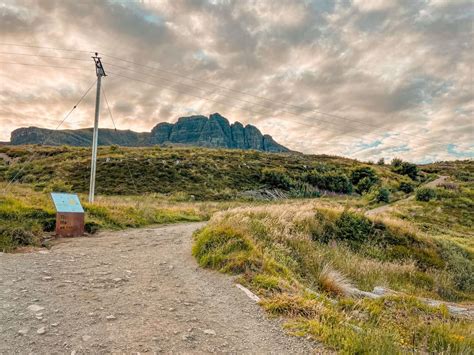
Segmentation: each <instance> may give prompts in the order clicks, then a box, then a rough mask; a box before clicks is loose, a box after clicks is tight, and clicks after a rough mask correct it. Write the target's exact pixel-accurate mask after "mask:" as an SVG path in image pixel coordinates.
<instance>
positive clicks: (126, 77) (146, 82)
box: [108, 64, 446, 150]
mask: <svg viewBox="0 0 474 355" xmlns="http://www.w3.org/2000/svg"><path fill="white" fill-rule="evenodd" d="M109 65H110V64H109ZM108 72H109V73H110V74H112V75H116V76H119V77H123V78H125V79H129V80H133V81H137V82H142V83H145V84H148V85H152V86H157V87H166V88H168V89H170V90H172V91H175V92H178V93H180V94H184V95H188V96H192V97H196V98H199V99H202V100H206V101H211V102H215V103H218V104H222V105H226V106H231V107H235V108H238V109H240V110H244V111H248V112H251V113H253V114H262V112H258V111H254V110H251V109H248V108H246V107H241V106H236V105H232V104H228V103H226V102H222V101H217V100H213V99H210V98H207V97H203V96H199V95H195V94H191V93H187V92H183V91H180V90H177V89H174V88H170V86H169V85H161V84H156V83H151V82H149V81H145V80H140V79H137V78H131V77H129V76H126V75H122V74H118V73H114V72H110V71H108ZM291 114H292V115H294V116H297V117H300V116H299V115H297V114H295V113H291ZM308 118H309V117H308ZM315 119H317V120H321V119H318V118H315ZM292 121H293V122H296V123H298V124H300V125H304V126H307V127H311V128H314V124H310V123H306V122H305V123H304V122H301V121H296V120H292ZM322 122H326V123H330V122H329V121H322ZM337 127H338V128H343V127H340V126H337ZM323 129H326V130H327V127H324V128H323ZM344 134H345V135H346V136H349V137H352V138H355V139H361V138H360V137H358V136H354V135H350V134H348V133H347V132H344ZM390 138H391V139H394V140H398V141H401V142H403V143H407V141H406V140H404V139H401V138H398V137H394V136H391V137H390ZM430 142H431V143H433V142H432V141H430ZM433 145H435V146H436V145H439V146H442V145H443V146H445V145H446V143H434V144H433ZM422 148H424V147H418V148H416V147H414V148H410V149H411V150H418V149H422Z"/></svg>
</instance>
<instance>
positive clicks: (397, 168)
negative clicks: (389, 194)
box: [392, 158, 418, 180]
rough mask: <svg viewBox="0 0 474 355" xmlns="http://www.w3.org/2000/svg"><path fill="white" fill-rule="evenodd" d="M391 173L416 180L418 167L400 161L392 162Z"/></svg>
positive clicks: (394, 160)
mask: <svg viewBox="0 0 474 355" xmlns="http://www.w3.org/2000/svg"><path fill="white" fill-rule="evenodd" d="M392 171H393V172H394V173H397V174H400V175H407V176H409V177H410V178H411V179H412V180H416V178H417V177H418V167H417V166H416V164H412V163H409V162H406V161H402V160H401V159H398V158H396V159H393V160H392Z"/></svg>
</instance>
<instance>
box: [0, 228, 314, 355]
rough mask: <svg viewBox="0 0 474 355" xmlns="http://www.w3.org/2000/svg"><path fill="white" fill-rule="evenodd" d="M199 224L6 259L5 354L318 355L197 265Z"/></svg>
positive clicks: (73, 242) (0, 294)
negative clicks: (217, 354) (193, 245)
mask: <svg viewBox="0 0 474 355" xmlns="http://www.w3.org/2000/svg"><path fill="white" fill-rule="evenodd" d="M200 226H202V224H199V223H197V224H196V223H195V224H180V225H171V226H164V227H158V228H148V229H134V230H126V231H120V232H103V233H99V234H98V235H97V236H94V237H88V238H86V237H84V238H74V239H62V240H60V241H58V242H57V243H56V244H55V245H54V246H53V248H52V250H51V251H50V252H49V253H46V254H45V253H39V252H35V253H29V254H3V255H1V256H0V264H1V268H0V339H1V341H0V354H17V353H21V354H25V353H26V354H27V353H41V354H45V353H54V354H56V353H57V354H64V353H67V354H71V353H75V354H85V353H88V354H90V353H111V352H113V353H131V352H139V353H154V352H156V353H159V352H165V353H168V352H177V353H209V352H220V353H239V354H240V353H259V354H260V353H275V354H298V353H310V352H312V351H313V349H314V348H316V347H317V344H316V343H312V342H309V341H307V340H305V339H301V338H297V337H291V336H289V335H287V334H285V332H284V330H282V328H281V325H280V324H279V322H278V321H277V320H274V319H269V318H268V317H267V315H266V314H265V313H264V312H263V311H262V310H261V308H260V307H259V306H258V304H256V303H255V301H253V300H251V299H250V298H248V297H247V295H245V293H244V292H243V291H242V290H240V289H238V288H237V287H235V285H234V282H233V280H232V279H231V278H230V277H229V276H226V275H222V274H219V273H217V272H214V271H208V270H203V269H201V268H199V267H198V265H197V263H196V261H195V260H194V258H193V257H192V256H191V243H192V238H191V235H192V232H193V231H194V230H196V229H197V228H199V227H200ZM44 275H48V276H50V277H51V279H48V280H47V281H45V280H44V279H43V278H44ZM119 279H120V280H119ZM39 311H41V314H40V315H38V312H39Z"/></svg>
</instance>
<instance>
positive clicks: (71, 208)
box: [51, 192, 84, 213]
mask: <svg viewBox="0 0 474 355" xmlns="http://www.w3.org/2000/svg"><path fill="white" fill-rule="evenodd" d="M51 198H52V199H53V202H54V206H55V207H56V211H57V212H79V213H84V209H83V208H82V206H81V201H79V197H77V195H75V194H65V193H61V192H51Z"/></svg>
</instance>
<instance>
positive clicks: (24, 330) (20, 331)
mask: <svg viewBox="0 0 474 355" xmlns="http://www.w3.org/2000/svg"><path fill="white" fill-rule="evenodd" d="M27 333H28V328H21V329H20V330H19V331H18V334H21V335H26V334H27Z"/></svg>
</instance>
